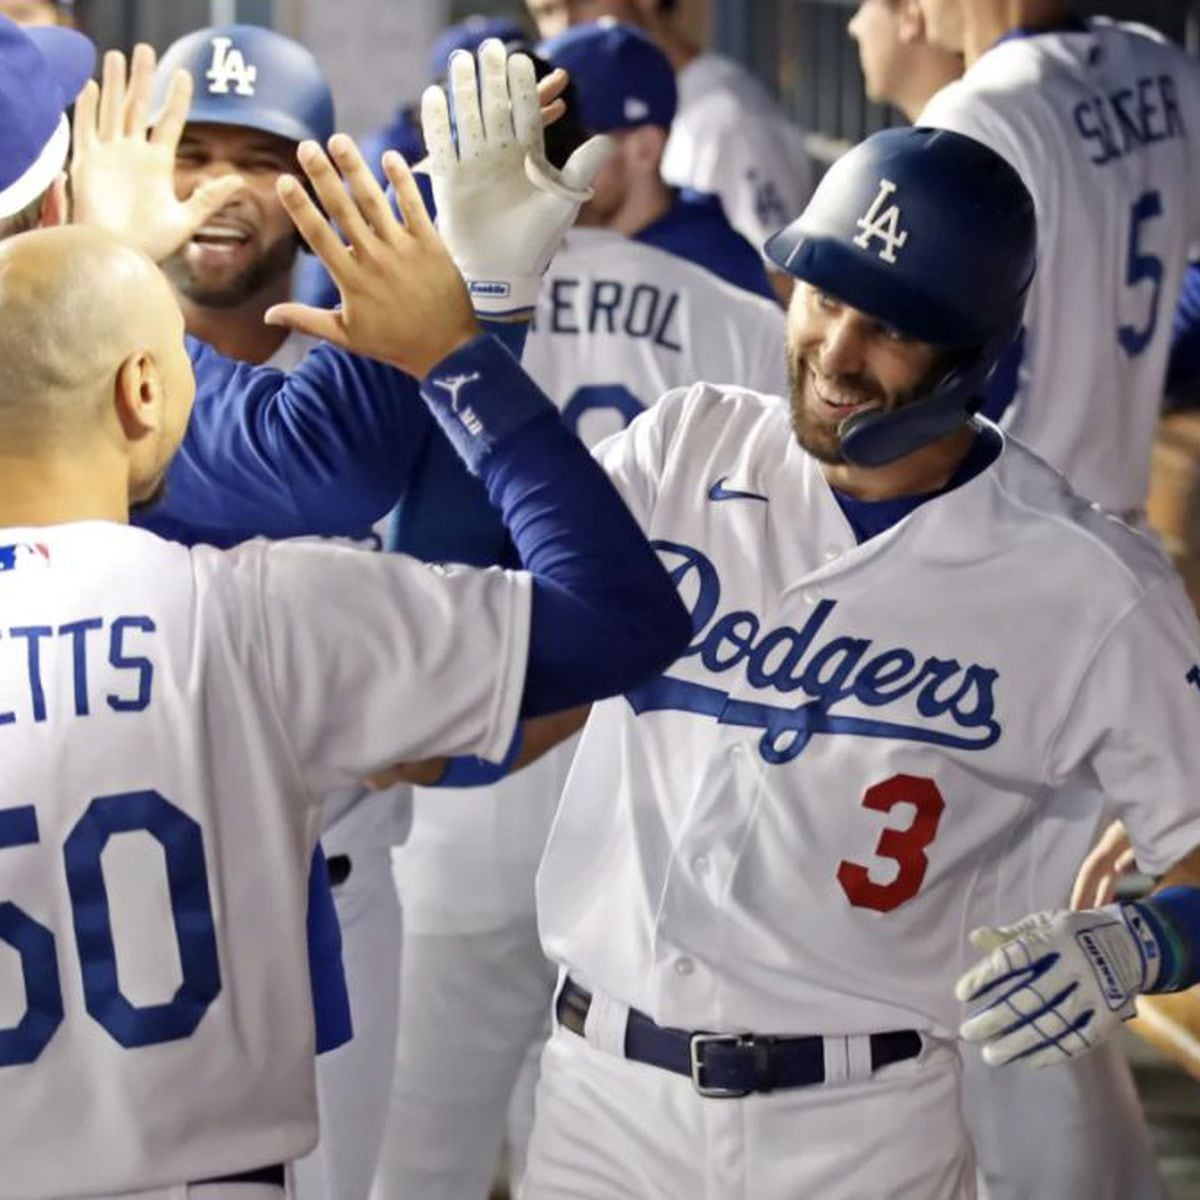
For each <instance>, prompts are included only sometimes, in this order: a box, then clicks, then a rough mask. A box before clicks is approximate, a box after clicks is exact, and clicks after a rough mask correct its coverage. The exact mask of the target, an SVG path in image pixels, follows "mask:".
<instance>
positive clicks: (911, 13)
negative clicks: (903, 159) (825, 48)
mask: <svg viewBox="0 0 1200 1200" xmlns="http://www.w3.org/2000/svg"><path fill="white" fill-rule="evenodd" d="M846 30H847V32H848V33H849V34H850V36H851V37H852V38H853V39H854V41H855V43H856V44H857V46H858V61H859V64H860V65H861V67H862V73H863V83H864V85H865V87H866V92H867V97H868V98H869V99H871V100H873V101H874V102H875V103H876V104H891V105H893V106H895V107H896V108H898V109H899V110H900V111H901V112H902V113H903V114H904V115H905V117H907V118H908V120H910V121H915V120H916V119H917V116H918V114H919V113H920V112H921V110H922V109H923V108H924V107H925V105H926V103H927V102H928V100H929V98H930V97H931V96H933V95H934V94H935V93H936V92H938V91H940V90H941V89H942V88H944V87H945V86H946V84H948V83H951V82H953V81H954V80H955V79H957V78H958V77H959V76H960V75H961V74H962V71H963V63H962V55H961V54H958V53H956V52H955V51H953V50H946V49H944V48H943V47H941V46H938V45H935V44H934V43H933V42H931V41H929V39H928V38H927V37H926V36H925V14H924V13H923V12H922V11H921V4H920V0H860V3H859V6H858V8H857V9H856V10H855V12H854V16H852V17H851V18H850V23H849V24H848V25H847V26H846Z"/></svg>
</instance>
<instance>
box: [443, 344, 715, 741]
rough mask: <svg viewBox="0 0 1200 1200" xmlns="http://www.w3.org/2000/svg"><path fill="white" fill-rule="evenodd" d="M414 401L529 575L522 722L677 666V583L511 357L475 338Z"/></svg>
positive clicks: (682, 627)
mask: <svg viewBox="0 0 1200 1200" xmlns="http://www.w3.org/2000/svg"><path fill="white" fill-rule="evenodd" d="M422 395H423V396H424V398H425V401H426V403H427V404H428V405H429V406H430V409H431V410H432V411H433V413H434V415H435V416H436V418H437V421H438V424H439V426H440V427H441V430H442V432H443V433H444V435H445V437H446V439H447V440H448V441H449V442H450V443H451V444H452V445H453V446H454V449H455V450H456V451H457V452H458V454H459V455H460V456H461V457H462V459H463V461H464V462H465V463H466V464H467V466H468V467H469V468H470V469H471V470H472V471H473V472H474V473H475V474H476V475H477V476H478V477H479V478H480V479H481V481H482V483H483V486H484V488H485V489H486V491H487V495H488V496H489V498H490V499H491V501H492V503H493V504H494V505H495V506H496V507H497V508H498V509H499V510H500V511H501V513H502V514H503V517H504V523H505V525H506V526H507V528H508V530H509V533H510V536H511V538H512V541H513V544H514V545H515V547H516V550H517V553H518V555H519V557H520V561H521V563H522V565H523V566H524V567H525V569H526V570H528V571H529V573H530V574H531V575H532V577H533V579H532V584H533V589H532V590H533V599H532V618H531V621H530V631H529V661H528V665H527V668H526V676H525V689H524V694H523V696H522V701H521V714H522V716H525V717H533V716H541V715H544V714H546V713H554V712H561V711H563V710H564V709H568V708H573V707H575V706H576V705H578V704H584V703H587V702H589V701H592V700H597V699H600V698H601V697H603V696H612V695H616V694H618V693H620V692H623V691H626V690H628V689H629V688H631V687H635V686H636V685H637V684H639V683H641V682H644V681H645V680H646V679H647V678H649V677H650V676H652V675H654V674H656V673H657V672H658V671H660V670H662V669H663V668H664V667H665V666H666V665H667V664H668V663H670V662H672V661H674V659H675V658H676V657H677V656H678V654H679V653H680V651H682V650H683V648H684V646H686V644H687V641H688V639H689V637H690V636H691V632H692V631H691V620H690V618H689V617H688V614H687V611H686V609H685V608H684V607H683V604H682V602H681V601H680V599H679V595H678V593H677V592H676V590H675V587H674V585H673V584H672V582H671V580H670V579H669V578H668V577H667V574H666V572H665V571H664V570H663V568H662V566H661V564H660V563H659V561H658V558H657V555H656V554H655V553H654V551H653V550H652V549H651V548H650V545H649V543H648V542H647V541H646V539H645V536H644V535H643V534H642V532H641V530H640V529H639V528H638V526H637V523H636V521H634V519H633V517H632V515H631V514H630V512H629V510H628V508H626V507H625V504H624V502H623V501H622V499H621V497H620V496H619V495H618V493H617V492H616V490H615V489H614V488H613V485H612V484H611V483H610V482H609V480H608V478H607V476H605V474H604V472H603V470H602V469H601V468H600V466H599V464H598V463H597V462H596V461H595V459H593V458H592V456H591V455H590V454H589V453H588V451H587V449H586V447H585V446H584V445H583V443H582V442H580V441H579V440H578V439H577V438H576V437H575V435H574V434H573V433H571V431H570V430H568V429H567V427H566V426H565V425H564V424H563V422H562V420H561V419H560V417H559V414H558V411H557V409H555V407H554V406H553V405H552V404H551V403H550V401H549V400H547V399H546V397H545V396H544V395H542V393H541V392H540V391H539V390H538V388H537V385H536V384H535V383H534V382H533V380H532V379H530V378H529V376H528V375H526V374H525V373H524V372H523V371H522V370H521V368H520V367H519V366H518V364H517V362H516V361H515V360H514V358H513V357H512V356H511V355H510V354H506V353H505V352H504V350H503V349H502V347H501V346H500V345H498V344H497V343H496V341H495V340H494V339H493V338H489V337H479V338H476V339H475V340H474V341H472V342H470V343H469V344H467V345H466V346H463V347H462V348H460V349H459V350H457V351H455V352H454V353H453V354H451V355H450V356H449V357H448V358H447V359H445V360H443V361H442V362H441V363H439V364H438V365H437V366H436V367H435V368H434V369H433V371H431V372H430V374H429V376H427V378H426V379H425V381H424V382H423V384H422Z"/></svg>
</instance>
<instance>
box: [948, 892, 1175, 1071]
mask: <svg viewBox="0 0 1200 1200" xmlns="http://www.w3.org/2000/svg"><path fill="white" fill-rule="evenodd" d="M971 944H972V945H973V946H974V947H975V949H976V950H979V951H981V952H982V953H984V954H986V955H987V957H986V958H985V959H984V960H983V961H982V962H980V963H978V964H976V965H975V966H974V967H972V968H971V969H970V970H969V971H967V972H966V974H964V975H963V976H962V977H961V978H960V979H959V981H958V983H957V985H956V986H955V989H954V994H955V995H956V996H957V997H958V999H959V1000H962V1001H964V1002H966V1003H967V1004H972V1005H981V1006H982V1007H980V1008H978V1009H977V1010H976V1012H975V1013H974V1015H973V1016H972V1017H971V1018H970V1019H969V1020H968V1021H966V1022H965V1023H964V1024H963V1025H962V1027H961V1029H960V1030H959V1033H960V1035H961V1036H962V1037H963V1038H964V1039H965V1040H966V1041H968V1042H975V1043H979V1044H981V1045H982V1046H983V1058H984V1061H986V1062H988V1063H989V1064H991V1065H992V1066H1000V1065H1001V1064H1002V1063H1009V1062H1021V1063H1024V1064H1026V1065H1027V1066H1031V1067H1042V1066H1046V1065H1048V1064H1050V1063H1056V1062H1062V1061H1063V1060H1064V1059H1067V1058H1074V1057H1075V1056H1076V1055H1079V1054H1085V1053H1087V1051H1089V1050H1091V1049H1093V1048H1094V1047H1095V1046H1097V1045H1098V1044H1099V1043H1100V1042H1102V1041H1103V1040H1104V1039H1105V1038H1106V1037H1108V1036H1109V1035H1110V1034H1111V1033H1112V1031H1113V1030H1114V1029H1115V1028H1116V1027H1117V1026H1118V1025H1120V1023H1121V1022H1122V1021H1126V1020H1128V1019H1129V1018H1130V1017H1132V1016H1133V1015H1134V1013H1135V1011H1136V1010H1135V1006H1134V998H1135V997H1136V996H1137V995H1138V993H1139V992H1142V991H1144V990H1145V988H1146V987H1147V986H1148V984H1150V983H1151V982H1152V981H1153V978H1154V977H1155V976H1156V975H1157V968H1158V963H1159V949H1158V943H1157V941H1156V940H1155V938H1154V935H1153V933H1152V932H1151V931H1150V930H1149V929H1148V928H1147V927H1146V924H1145V921H1144V919H1143V917H1142V915H1141V913H1140V912H1139V911H1138V909H1137V908H1136V906H1134V905H1128V904H1124V905H1116V904H1114V905H1110V906H1109V907H1107V908H1097V909H1087V910H1085V911H1083V912H1065V911H1064V912H1047V913H1035V914H1034V915H1033V916H1029V917H1026V918H1025V919H1024V920H1022V921H1019V922H1017V924H1015V925H1008V926H1004V927H1002V928H999V929H977V930H975V932H974V933H972V934H971Z"/></svg>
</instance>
